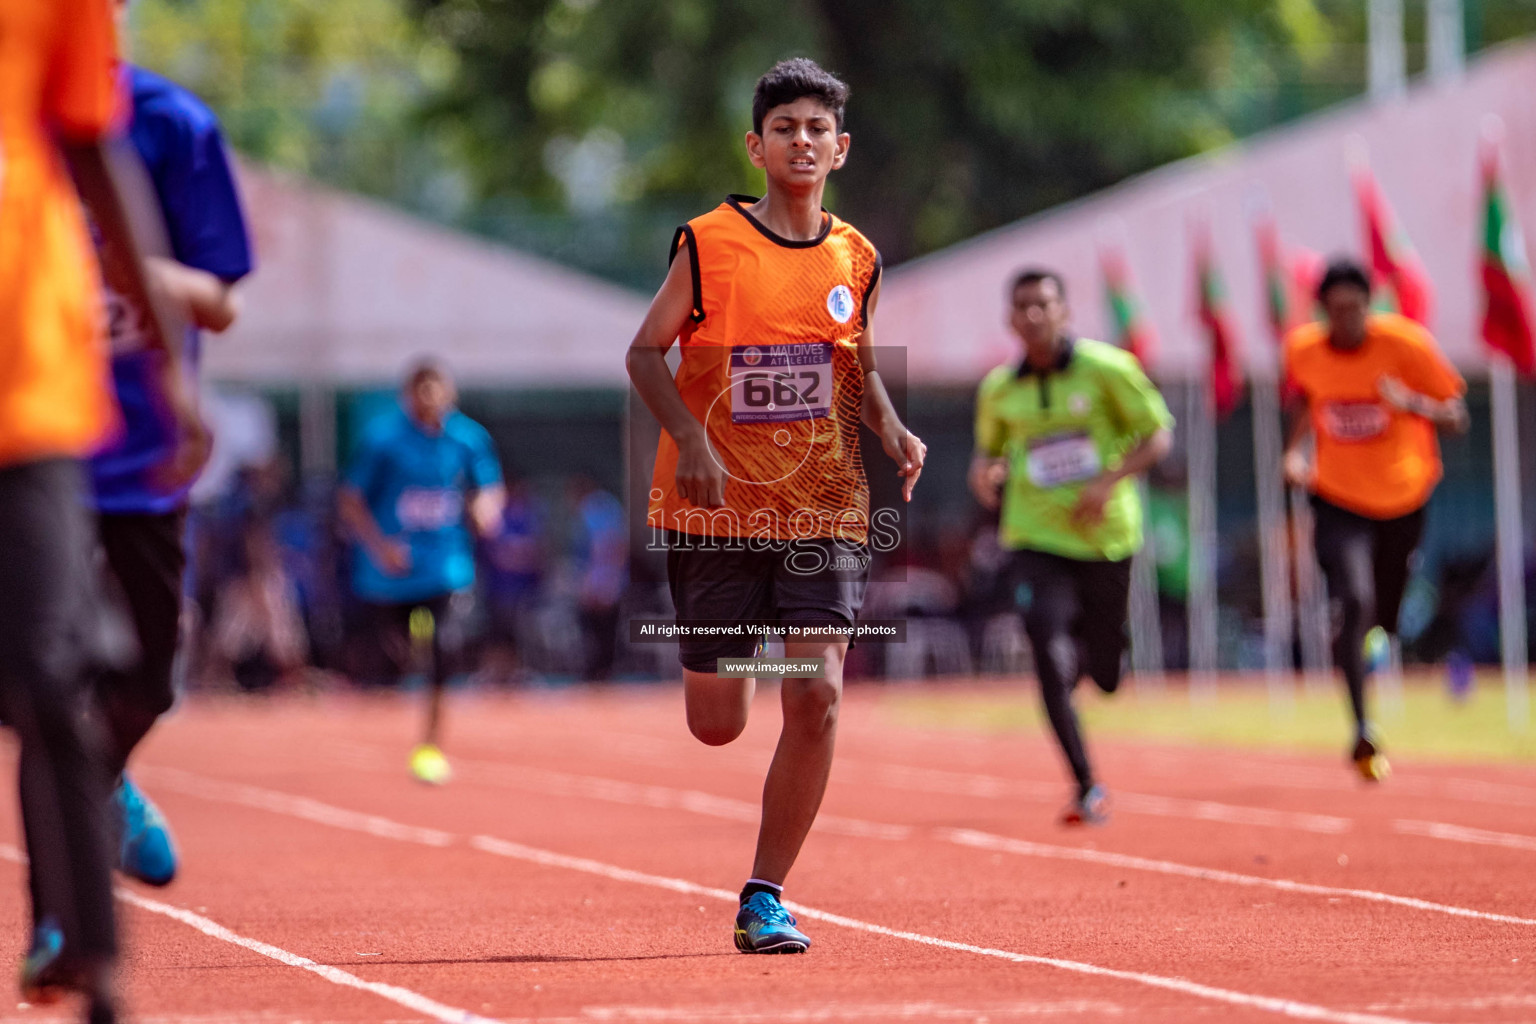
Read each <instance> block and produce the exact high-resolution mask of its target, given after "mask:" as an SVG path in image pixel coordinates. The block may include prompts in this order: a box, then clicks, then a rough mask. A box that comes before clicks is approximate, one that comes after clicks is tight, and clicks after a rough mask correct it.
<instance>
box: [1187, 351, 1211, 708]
mask: <svg viewBox="0 0 1536 1024" xmlns="http://www.w3.org/2000/svg"><path fill="white" fill-rule="evenodd" d="M1206 376H1207V377H1209V374H1207V375H1206ZM1186 400H1187V403H1188V405H1187V408H1188V418H1189V437H1188V445H1187V449H1186V456H1187V458H1188V479H1189V491H1188V498H1189V609H1188V611H1189V697H1190V700H1191V701H1208V700H1212V699H1214V698H1215V696H1216V646H1217V622H1216V411H1215V408H1214V396H1213V395H1212V394H1211V387H1210V385H1209V384H1208V383H1206V381H1204V380H1201V379H1199V378H1196V379H1195V380H1193V381H1191V382H1190V386H1189V389H1188V391H1187V393H1186Z"/></svg>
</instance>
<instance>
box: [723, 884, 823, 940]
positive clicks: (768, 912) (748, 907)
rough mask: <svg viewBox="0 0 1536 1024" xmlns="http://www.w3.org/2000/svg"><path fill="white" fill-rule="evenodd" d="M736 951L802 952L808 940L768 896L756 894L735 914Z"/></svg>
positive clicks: (760, 893)
mask: <svg viewBox="0 0 1536 1024" xmlns="http://www.w3.org/2000/svg"><path fill="white" fill-rule="evenodd" d="M736 948H737V949H739V950H741V951H742V952H743V953H804V952H805V951H806V950H807V949H810V948H811V940H810V938H809V937H807V936H806V935H805V933H804V932H801V931H799V930H798V929H797V928H795V919H794V918H793V917H791V916H790V913H789V911H787V910H785V909H784V904H782V903H780V902H779V901H778V898H777V897H775V896H773V895H772V894H771V893H766V892H755V893H753V894H752V895H751V896H749V897H747V902H745V903H743V904H742V905H741V910H739V911H737V913H736Z"/></svg>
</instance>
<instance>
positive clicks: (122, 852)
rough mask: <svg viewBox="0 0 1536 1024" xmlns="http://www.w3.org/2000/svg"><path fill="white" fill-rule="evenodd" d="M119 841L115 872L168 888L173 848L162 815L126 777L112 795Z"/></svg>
mask: <svg viewBox="0 0 1536 1024" xmlns="http://www.w3.org/2000/svg"><path fill="white" fill-rule="evenodd" d="M112 803H113V806H114V807H115V808H116V809H117V827H118V830H119V834H120V835H121V837H122V840H121V846H120V847H119V848H118V853H117V869H118V870H119V871H121V872H122V873H123V874H125V875H127V876H128V877H129V878H136V879H138V880H139V881H141V882H143V883H144V884H146V885H170V884H171V880H172V879H173V878H175V877H176V846H175V844H174V843H172V842H171V829H170V826H169V825H167V824H166V822H165V815H163V814H161V813H160V808H158V807H156V806H155V805H154V803H153V801H151V800H150V799H149V797H147V796H145V795H144V793H143V792H142V791H141V790H140V789H139V787H138V786H135V785H134V784H133V780H132V779H130V778H129V777H128V776H127V775H124V776H123V780H122V781H121V782H119V783H118V784H117V789H115V790H114V791H113V792H112Z"/></svg>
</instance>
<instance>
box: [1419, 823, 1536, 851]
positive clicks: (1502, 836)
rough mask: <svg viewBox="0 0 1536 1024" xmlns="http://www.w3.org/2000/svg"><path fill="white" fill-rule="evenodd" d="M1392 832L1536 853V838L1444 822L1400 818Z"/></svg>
mask: <svg viewBox="0 0 1536 1024" xmlns="http://www.w3.org/2000/svg"><path fill="white" fill-rule="evenodd" d="M1392 830H1393V831H1394V832H1400V833H1402V834H1403V835H1405V836H1425V837H1426V838H1429V839H1444V840H1446V841H1448V842H1452V843H1475V844H1476V845H1478V846H1502V847H1504V848H1505V849H1509V850H1531V851H1536V836H1522V835H1516V834H1515V833H1513V832H1490V831H1489V830H1488V829H1485V828H1467V827H1466V826H1465V825H1450V824H1447V823H1445V822H1443V821H1414V820H1412V819H1409V818H1399V819H1397V820H1396V821H1394V822H1392Z"/></svg>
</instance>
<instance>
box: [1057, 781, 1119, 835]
mask: <svg viewBox="0 0 1536 1024" xmlns="http://www.w3.org/2000/svg"><path fill="white" fill-rule="evenodd" d="M1107 821H1109V793H1108V791H1107V790H1105V789H1104V787H1103V786H1100V785H1098V784H1095V785H1093V786H1090V787H1089V789H1088V792H1086V793H1084V794H1083V795H1082V796H1080V797H1078V798H1077V799H1076V800H1073V801H1072V802H1071V803H1070V804H1068V805H1067V809H1066V810H1065V811H1062V812H1061V823H1062V824H1063V825H1070V826H1077V825H1103V824H1104V823H1105V822H1107Z"/></svg>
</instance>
